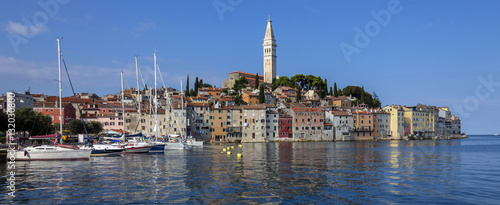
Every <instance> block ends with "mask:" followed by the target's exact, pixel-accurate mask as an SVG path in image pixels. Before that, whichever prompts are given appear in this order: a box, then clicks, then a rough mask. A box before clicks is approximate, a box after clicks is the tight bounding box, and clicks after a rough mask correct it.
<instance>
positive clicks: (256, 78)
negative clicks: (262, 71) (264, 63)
mask: <svg viewBox="0 0 500 205" xmlns="http://www.w3.org/2000/svg"><path fill="white" fill-rule="evenodd" d="M253 89H259V73H256V74H255V85H254V86H253Z"/></svg>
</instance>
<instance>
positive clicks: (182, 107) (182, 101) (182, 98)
mask: <svg viewBox="0 0 500 205" xmlns="http://www.w3.org/2000/svg"><path fill="white" fill-rule="evenodd" d="M182 94H183V93H182V80H181V120H182V114H183V113H184V97H183V96H182ZM185 123H186V121H184V124H185ZM181 125H182V123H181ZM183 130H184V127H181V130H179V133H180V134H181V136H182V131H183ZM184 140H186V136H184Z"/></svg>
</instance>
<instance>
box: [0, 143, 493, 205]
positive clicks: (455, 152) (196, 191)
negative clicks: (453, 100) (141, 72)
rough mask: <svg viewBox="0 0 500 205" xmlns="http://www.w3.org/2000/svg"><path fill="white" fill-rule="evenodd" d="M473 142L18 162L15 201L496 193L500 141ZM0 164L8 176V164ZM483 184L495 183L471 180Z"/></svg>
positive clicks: (372, 199)
mask: <svg viewBox="0 0 500 205" xmlns="http://www.w3.org/2000/svg"><path fill="white" fill-rule="evenodd" d="M464 142H465V143H466V144H465V145H464V144H462V143H464ZM467 143H469V142H467V141H460V140H437V141H432V140H429V141H387V142H384V141H382V142H342V143H313V142H309V143H292V142H283V143H251V144H243V147H242V148H239V147H238V146H237V145H236V144H230V145H229V146H234V147H235V148H234V149H231V151H232V154H230V155H228V154H226V153H221V150H222V148H227V146H228V145H213V146H206V147H205V148H203V149H193V150H172V151H169V152H166V153H165V154H163V153H160V154H126V155H122V156H118V157H97V158H92V159H91V160H90V161H77V162H16V163H17V164H16V166H17V176H16V177H18V180H19V181H18V184H19V185H18V186H17V187H16V188H18V193H16V194H17V195H18V197H16V198H15V199H14V202H16V203H31V204H33V203H37V204H38V203H85V204H100V203H143V204H150V203H185V204H236V203H245V204H263V203H271V204H279V203H283V204H289V203H349V204H350V203H361V204H364V203H369V204H371V203H376V204H379V203H406V202H410V201H411V202H412V203H464V202H466V201H468V202H477V201H482V200H483V202H491V201H488V200H492V199H498V197H497V198H495V197H494V194H495V192H496V191H495V190H498V188H500V187H499V185H498V184H500V183H498V182H500V181H499V179H498V178H500V174H499V173H500V168H498V167H494V166H493V167H492V166H491V164H493V165H494V164H497V163H500V159H499V158H498V157H493V156H498V154H499V149H498V148H499V146H500V143H498V144H495V146H491V145H481V144H480V143H473V144H470V143H469V144H467ZM481 150H483V151H481ZM236 153H242V154H243V157H242V158H238V157H237V156H236ZM4 162H5V161H4ZM486 162H487V163H486ZM0 168H1V169H2V170H3V173H2V174H3V176H4V177H3V178H2V182H4V183H6V178H5V176H6V174H5V170H6V167H5V163H2V165H0ZM488 176H489V177H488ZM481 180H483V181H481ZM477 183H481V184H486V185H488V187H486V188H483V189H481V187H474V186H475V185H476V184H477ZM490 187H494V189H488V188H490ZM457 192H458V193H461V194H460V195H458V194H456V193H457ZM485 195H486V196H488V197H487V198H484V196H485ZM4 198H5V199H9V200H10V198H6V197H4Z"/></svg>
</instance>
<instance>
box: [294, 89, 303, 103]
mask: <svg viewBox="0 0 500 205" xmlns="http://www.w3.org/2000/svg"><path fill="white" fill-rule="evenodd" d="M301 95H302V88H301V87H299V89H298V91H297V95H296V96H295V102H297V103H299V102H300V101H302V96H301Z"/></svg>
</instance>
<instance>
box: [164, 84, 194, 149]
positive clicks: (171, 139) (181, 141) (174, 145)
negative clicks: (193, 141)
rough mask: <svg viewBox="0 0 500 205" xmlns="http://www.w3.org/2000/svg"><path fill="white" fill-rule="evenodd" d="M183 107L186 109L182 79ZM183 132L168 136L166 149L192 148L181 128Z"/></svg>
mask: <svg viewBox="0 0 500 205" xmlns="http://www.w3.org/2000/svg"><path fill="white" fill-rule="evenodd" d="M181 99H182V100H181V107H182V109H184V99H183V97H182V81H181ZM180 117H181V119H182V114H181V116H180ZM179 131H180V132H181V135H177V134H173V135H169V136H167V142H166V143H165V150H169V149H170V150H172V149H186V148H191V147H192V146H189V145H187V144H186V139H185V138H183V137H182V128H181V129H179Z"/></svg>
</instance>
